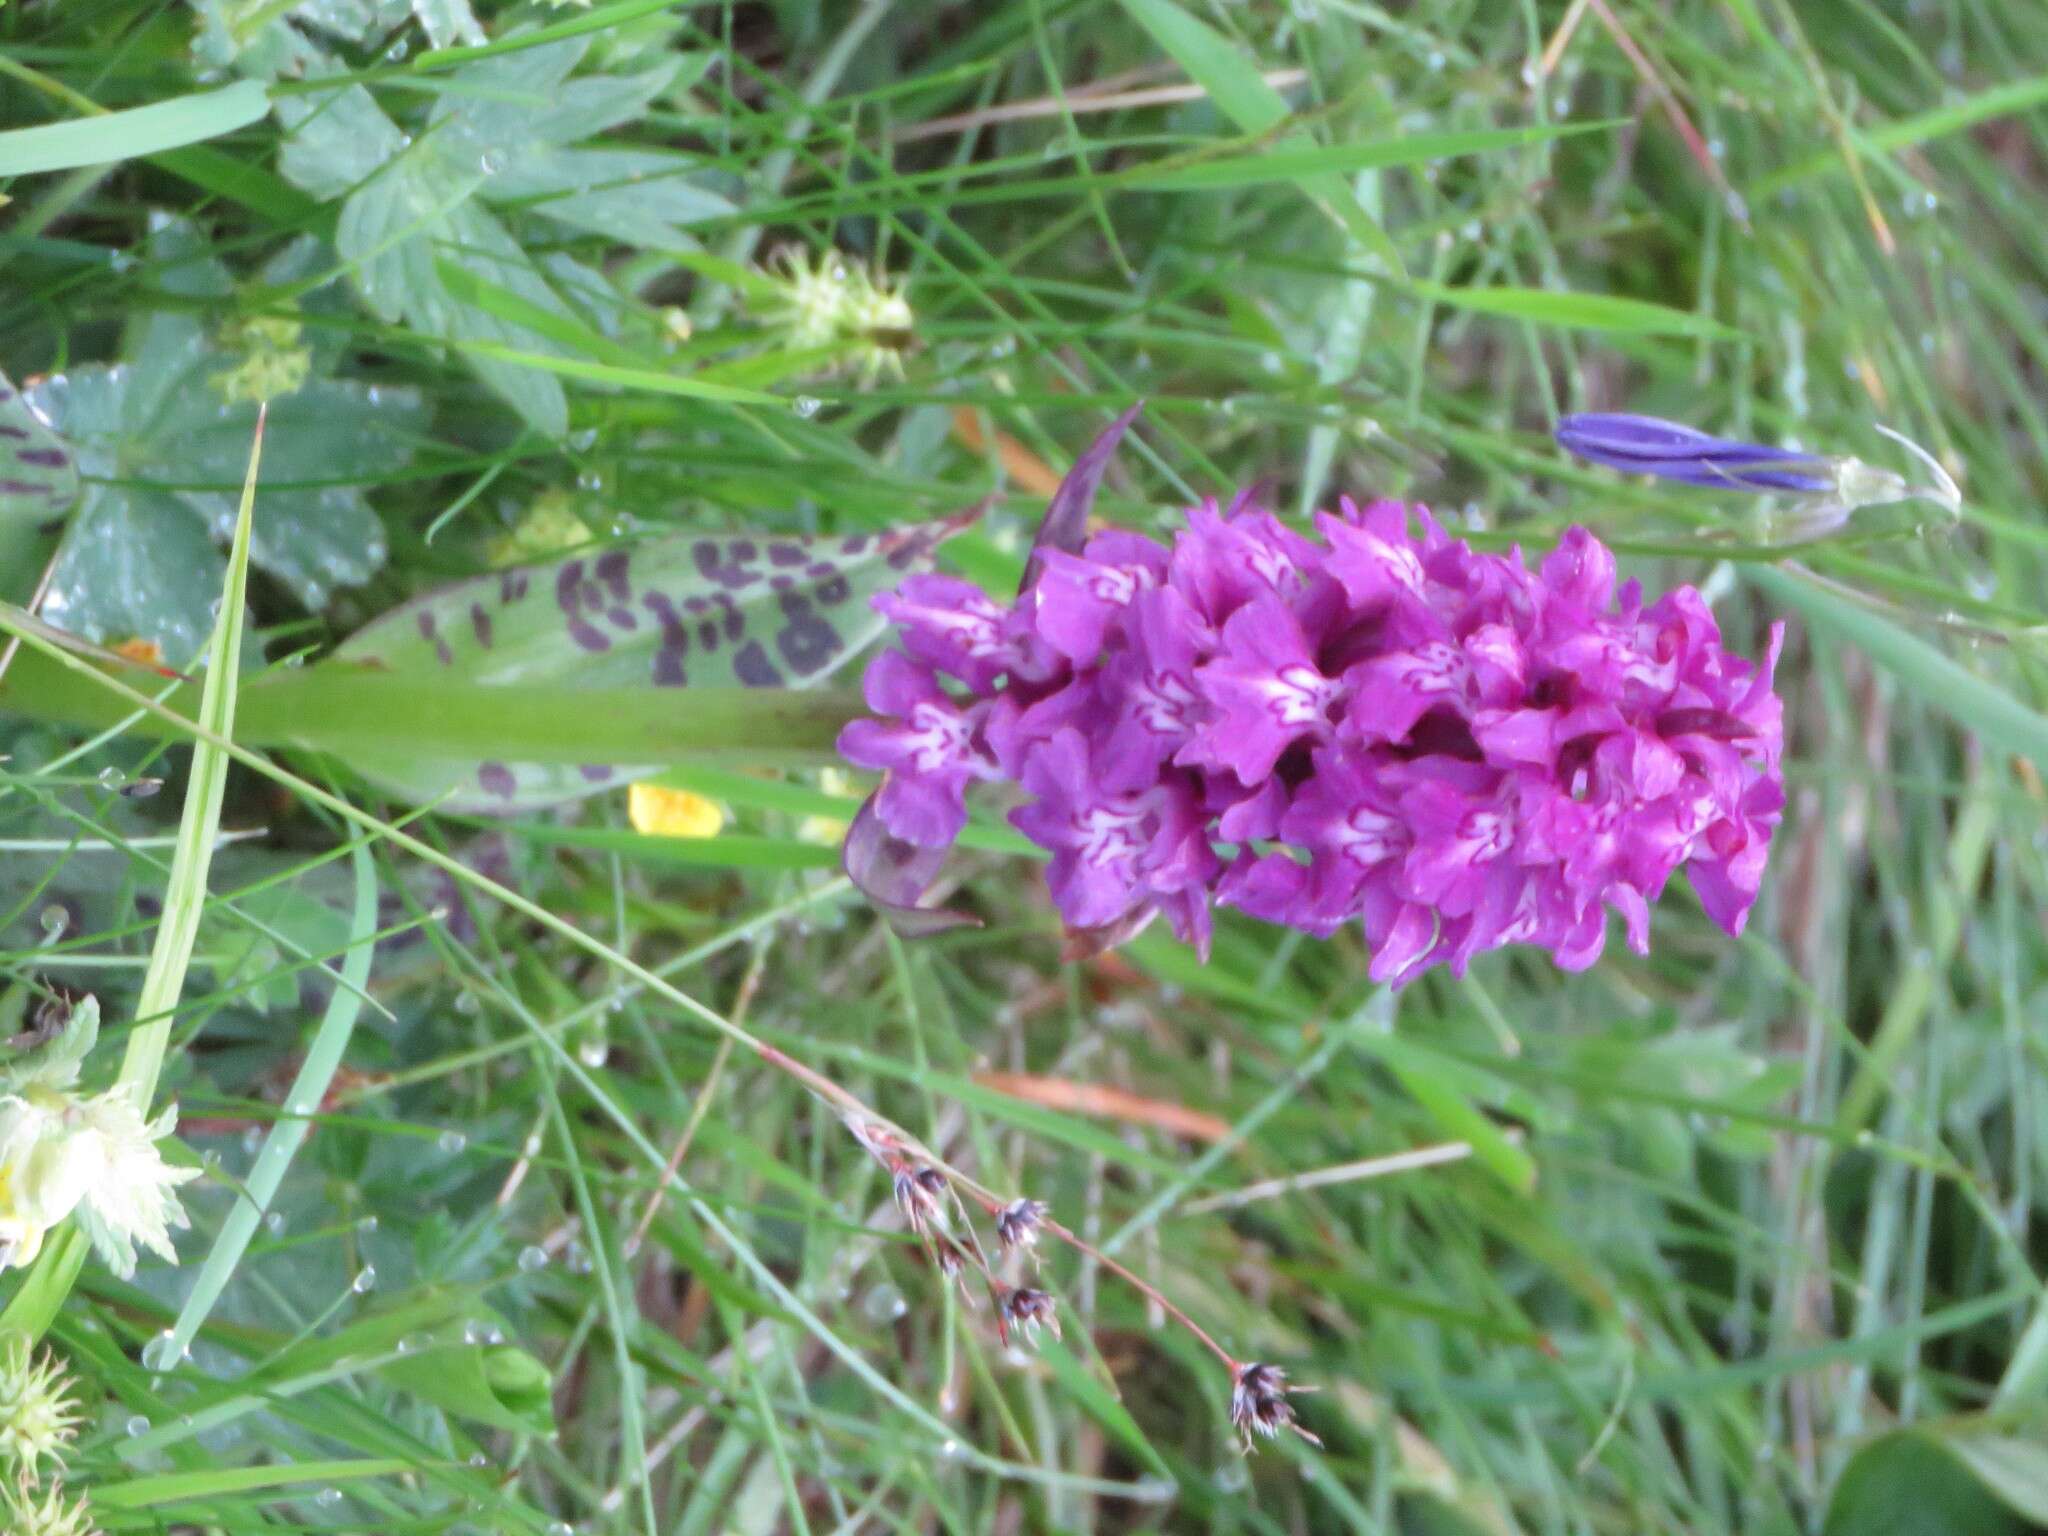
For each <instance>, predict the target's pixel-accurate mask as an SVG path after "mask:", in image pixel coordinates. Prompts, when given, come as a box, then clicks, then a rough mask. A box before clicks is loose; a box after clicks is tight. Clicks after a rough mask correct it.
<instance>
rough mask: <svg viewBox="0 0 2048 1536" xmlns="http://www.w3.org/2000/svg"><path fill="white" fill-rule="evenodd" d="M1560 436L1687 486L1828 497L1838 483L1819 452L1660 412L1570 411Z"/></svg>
mask: <svg viewBox="0 0 2048 1536" xmlns="http://www.w3.org/2000/svg"><path fill="white" fill-rule="evenodd" d="M1557 441H1558V444H1559V446H1560V447H1562V448H1564V449H1565V450H1566V451H1567V452H1569V453H1574V454H1577V455H1578V456H1579V457H1580V458H1582V459H1588V460H1590V461H1591V462H1593V463H1595V464H1605V465H1606V466H1607V467H1608V468H1609V469H1619V470H1622V471H1625V472H1626V473H1628V474H1633V475H1655V476H1656V477H1657V478H1658V479H1660V480H1679V481H1683V482H1684V483H1685V484H1687V485H1705V486H1720V487H1724V488H1726V489H1730V490H1740V491H1793V492H1796V493H1798V494H1800V495H1805V496H1825V495H1828V494H1829V493H1830V492H1832V491H1833V490H1834V489H1835V484H1836V479H1835V466H1834V465H1833V464H1832V463H1831V462H1830V461H1829V460H1827V459H1824V458H1821V457H1819V456H1818V455H1815V454H1811V453H1802V452H1800V451H1799V450H1797V449H1793V448H1771V447H1766V446H1765V445H1764V444H1762V443H1738V442H1733V441H1731V440H1729V439H1727V438H1721V437H1714V436H1711V435H1710V434H1708V433H1705V432H1702V431H1700V430H1699V429H1698V428H1696V427H1688V426H1686V425H1684V424H1683V423H1681V422H1676V421H1665V420H1663V419H1662V418H1660V417H1656V416H1632V415H1628V414H1625V413H1620V412H1612V413H1609V412H1590V413H1586V414H1582V415H1578V416H1567V417H1565V419H1564V420H1563V421H1561V422H1559V423H1558V424H1557Z"/></svg>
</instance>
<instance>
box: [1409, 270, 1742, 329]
mask: <svg viewBox="0 0 2048 1536" xmlns="http://www.w3.org/2000/svg"><path fill="white" fill-rule="evenodd" d="M1409 286H1410V287H1411V288H1412V289H1413V290H1414V292H1415V293H1416V294H1417V295H1419V296H1420V297H1422V298H1425V299H1429V300H1431V301H1432V302H1434V303H1437V304H1442V305H1445V306H1446V307H1448V308H1451V309H1464V310H1470V311H1472V312H1474V313H1476V314H1482V315H1502V316H1505V317H1507V318H1508V319H1512V320H1527V321H1529V322H1531V323H1532V324H1535V325H1555V326H1562V327H1564V328H1566V329H1568V330H1582V331H1626V332H1629V333H1631V334H1634V335H1637V336H1705V337H1709V338H1712V339H1714V340H1720V341H1728V340H1735V339H1739V338H1740V336H1741V334H1742V333H1741V332H1740V331H1733V330H1730V329H1729V328H1728V327H1727V326H1725V325H1722V324H1721V323H1720V322H1719V321H1717V320H1710V319H1709V318H1707V316H1705V315H1696V314H1693V313H1692V312H1691V311H1689V310H1683V309H1669V308H1667V307H1665V306H1664V305H1662V304H1652V303H1650V302H1649V301H1648V300H1646V299H1629V298H1620V297H1616V296H1613V295H1610V294H1604V293H1557V292H1554V291H1552V290H1550V289H1548V288H1458V287H1452V286H1450V285H1449V284H1445V283H1424V282H1417V283H1412V284H1410V285H1409Z"/></svg>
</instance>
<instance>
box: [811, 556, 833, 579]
mask: <svg viewBox="0 0 2048 1536" xmlns="http://www.w3.org/2000/svg"><path fill="white" fill-rule="evenodd" d="M838 569H839V567H838V566H836V565H834V564H833V563H832V562H831V561H830V560H813V561H812V562H811V563H810V564H809V565H807V566H805V567H804V574H805V575H806V576H808V577H810V578H811V580H813V581H816V580H817V579H818V578H819V577H820V576H830V575H831V574H832V573H833V572H834V571H836V570H838Z"/></svg>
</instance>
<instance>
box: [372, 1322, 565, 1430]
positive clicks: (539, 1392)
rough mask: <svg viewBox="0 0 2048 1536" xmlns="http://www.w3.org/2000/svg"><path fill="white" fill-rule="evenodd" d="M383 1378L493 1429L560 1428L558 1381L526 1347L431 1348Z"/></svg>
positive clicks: (392, 1365) (392, 1367) (397, 1364)
mask: <svg viewBox="0 0 2048 1536" xmlns="http://www.w3.org/2000/svg"><path fill="white" fill-rule="evenodd" d="M379 1374H380V1375H382V1376H383V1377H384V1378H385V1379H386V1380H387V1381H390V1382H391V1383H392V1384H394V1385H395V1386H399V1387H403V1388H404V1389H405V1390H406V1391H408V1392H410V1393H412V1394H413V1395H414V1396H415V1397H418V1398H420V1399H422V1400H423V1401H425V1402H429V1403H432V1404H433V1405H434V1406H435V1407H436V1408H440V1409H442V1410H444V1411H445V1412H448V1413H452V1414H454V1415H456V1416H457V1417H458V1418H464V1419H469V1420H472V1421H473V1422H475V1423H478V1424H488V1425H490V1426H491V1428H493V1429H511V1430H520V1431H523V1432H525V1433H527V1434H535V1435H544V1434H547V1433H548V1432H549V1431H550V1430H551V1429H553V1428H554V1407H553V1402H552V1387H553V1381H552V1378H550V1376H549V1375H548V1368H547V1367H546V1366H545V1365H543V1364H541V1362H540V1361H538V1360H536V1359H535V1358H534V1357H533V1356H532V1355H529V1354H528V1353H527V1352H526V1351H525V1350H523V1349H514V1348H513V1347H511V1346H510V1345H495V1346H484V1347H478V1346H476V1345H473V1344H465V1343H461V1342H459V1341H457V1342H451V1343H449V1344H447V1345H445V1346H437V1345H432V1344H430V1345H428V1346H427V1347H426V1348H424V1349H421V1350H418V1351H416V1352H414V1353H412V1354H408V1355H404V1356H401V1357H400V1358H399V1359H396V1360H393V1361H392V1362H391V1363H390V1364H388V1365H386V1366H385V1367H384V1368H383V1370H382V1371H381V1372H380V1373H379Z"/></svg>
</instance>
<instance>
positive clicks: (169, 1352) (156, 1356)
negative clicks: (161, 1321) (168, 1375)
mask: <svg viewBox="0 0 2048 1536" xmlns="http://www.w3.org/2000/svg"><path fill="white" fill-rule="evenodd" d="M182 1354H183V1351H181V1350H180V1349H179V1348H178V1341H177V1339H176V1338H175V1337H173V1336H172V1334H171V1330H170V1329H168V1328H166V1329H165V1330H164V1331H163V1332H162V1333H160V1334H158V1335H157V1336H156V1337H155V1338H153V1339H151V1340H150V1341H149V1342H148V1343H147V1344H145V1345H143V1346H142V1363H143V1364H144V1365H145V1366H147V1367H148V1368H149V1369H150V1370H152V1371H168V1370H171V1369H173V1368H175V1367H176V1365H177V1363H178V1361H179V1359H180V1357H181V1356H182Z"/></svg>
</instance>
